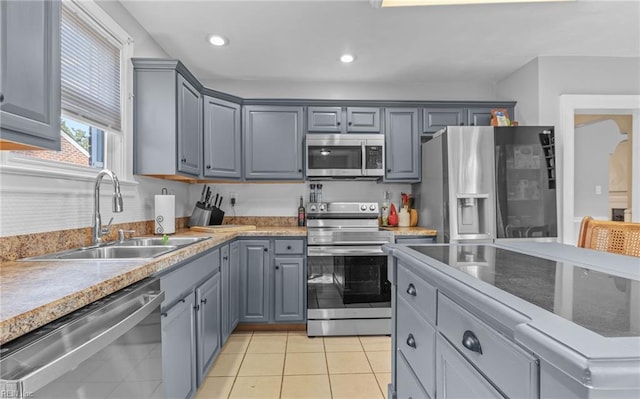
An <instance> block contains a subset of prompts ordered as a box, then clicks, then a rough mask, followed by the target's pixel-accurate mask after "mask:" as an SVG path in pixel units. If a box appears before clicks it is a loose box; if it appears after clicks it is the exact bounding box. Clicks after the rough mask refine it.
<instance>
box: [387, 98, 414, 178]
mask: <svg viewBox="0 0 640 399" xmlns="http://www.w3.org/2000/svg"><path fill="white" fill-rule="evenodd" d="M384 120H385V130H384V134H385V164H386V166H385V167H386V172H385V180H392V181H419V180H420V133H419V129H418V110H417V109H416V108H387V109H385V112H384Z"/></svg>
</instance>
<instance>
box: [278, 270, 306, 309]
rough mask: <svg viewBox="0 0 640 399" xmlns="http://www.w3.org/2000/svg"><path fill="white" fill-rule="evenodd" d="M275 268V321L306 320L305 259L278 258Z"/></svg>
mask: <svg viewBox="0 0 640 399" xmlns="http://www.w3.org/2000/svg"><path fill="white" fill-rule="evenodd" d="M273 263H274V268H275V290H274V294H275V317H274V318H275V321H282V322H285V321H301V320H304V313H305V298H304V297H305V295H306V290H304V286H305V284H304V282H305V280H306V276H305V275H304V259H303V258H302V257H277V258H275V259H274V262H273Z"/></svg>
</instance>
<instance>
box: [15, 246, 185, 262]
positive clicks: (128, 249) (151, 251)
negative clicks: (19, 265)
mask: <svg viewBox="0 0 640 399" xmlns="http://www.w3.org/2000/svg"><path fill="white" fill-rule="evenodd" d="M176 249H178V247H176V246H175V245H154V246H146V247H142V246H124V245H112V246H104V247H88V248H78V249H72V250H69V251H63V252H56V253H52V254H47V255H42V256H36V257H33V258H25V259H22V260H29V261H30V260H73V259H76V260H81V259H101V260H108V259H116V260H127V259H149V258H155V257H156V256H160V255H163V254H166V253H168V252H171V251H174V250H176Z"/></svg>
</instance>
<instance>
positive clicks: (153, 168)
mask: <svg viewBox="0 0 640 399" xmlns="http://www.w3.org/2000/svg"><path fill="white" fill-rule="evenodd" d="M133 66H134V89H133V90H134V113H133V147H134V148H133V151H134V157H133V160H134V161H133V162H134V164H133V172H134V173H135V174H138V175H148V176H158V177H171V176H182V177H186V178H197V177H199V176H200V175H201V169H202V95H201V94H200V90H201V86H200V85H199V83H198V82H197V80H195V78H193V77H192V76H189V75H190V74H189V72H188V71H187V70H186V68H184V66H183V65H182V64H180V63H179V62H177V61H170V60H155V59H133Z"/></svg>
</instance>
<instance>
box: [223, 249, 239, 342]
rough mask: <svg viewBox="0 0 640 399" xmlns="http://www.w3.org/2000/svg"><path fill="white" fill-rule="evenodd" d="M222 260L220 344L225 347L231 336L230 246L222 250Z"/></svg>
mask: <svg viewBox="0 0 640 399" xmlns="http://www.w3.org/2000/svg"><path fill="white" fill-rule="evenodd" d="M220 258H221V259H220V325H221V326H220V330H221V341H220V344H221V345H224V343H225V342H226V341H227V338H229V334H231V330H230V329H229V326H230V323H229V296H230V289H229V288H230V287H229V280H230V276H229V245H225V246H224V247H222V248H220ZM235 292H237V291H235ZM235 292H234V293H235Z"/></svg>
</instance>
